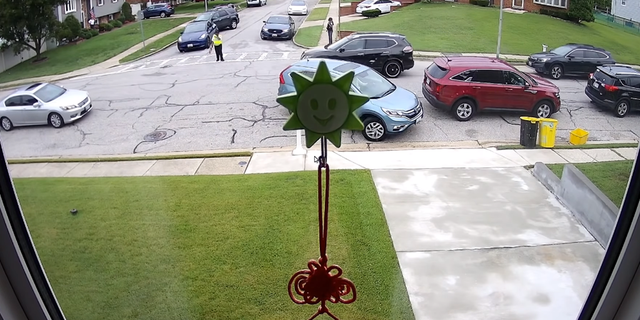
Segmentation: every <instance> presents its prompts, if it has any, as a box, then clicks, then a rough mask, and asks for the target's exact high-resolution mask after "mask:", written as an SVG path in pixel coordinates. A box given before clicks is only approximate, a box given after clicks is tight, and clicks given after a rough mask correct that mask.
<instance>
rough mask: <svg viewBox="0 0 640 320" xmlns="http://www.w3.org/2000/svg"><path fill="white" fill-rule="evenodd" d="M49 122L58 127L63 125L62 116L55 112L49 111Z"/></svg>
mask: <svg viewBox="0 0 640 320" xmlns="http://www.w3.org/2000/svg"><path fill="white" fill-rule="evenodd" d="M49 124H50V125H51V126H52V127H54V128H56V129H58V128H62V126H64V119H62V116H61V115H59V114H57V113H55V112H54V113H50V114H49Z"/></svg>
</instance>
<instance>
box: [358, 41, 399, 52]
mask: <svg viewBox="0 0 640 320" xmlns="http://www.w3.org/2000/svg"><path fill="white" fill-rule="evenodd" d="M369 41H384V42H385V43H387V44H388V43H389V41H393V44H392V45H390V46H387V47H382V48H367V42H369ZM397 44H398V43H397V42H396V41H395V40H393V39H382V38H369V39H364V48H363V50H384V49H389V48H392V47H393V46H395V45H397Z"/></svg>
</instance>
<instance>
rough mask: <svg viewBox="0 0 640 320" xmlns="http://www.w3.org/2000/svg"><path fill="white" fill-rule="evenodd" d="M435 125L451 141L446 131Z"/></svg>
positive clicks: (435, 123) (434, 123)
mask: <svg viewBox="0 0 640 320" xmlns="http://www.w3.org/2000/svg"><path fill="white" fill-rule="evenodd" d="M433 125H434V126H435V127H436V128H438V129H439V130H440V132H442V134H444V136H445V137H446V138H447V139H449V135H448V134H447V133H446V132H445V131H444V129H442V128H441V127H440V125H438V123H437V122H433ZM367 148H369V147H367Z"/></svg>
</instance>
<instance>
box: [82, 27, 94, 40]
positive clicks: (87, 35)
mask: <svg viewBox="0 0 640 320" xmlns="http://www.w3.org/2000/svg"><path fill="white" fill-rule="evenodd" d="M92 36H93V35H92V34H91V31H89V30H87V29H82V30H80V38H82V39H91V37H92Z"/></svg>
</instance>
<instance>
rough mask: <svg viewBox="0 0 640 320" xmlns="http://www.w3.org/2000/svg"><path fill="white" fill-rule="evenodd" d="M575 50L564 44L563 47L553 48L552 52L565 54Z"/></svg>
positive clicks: (560, 54)
mask: <svg viewBox="0 0 640 320" xmlns="http://www.w3.org/2000/svg"><path fill="white" fill-rule="evenodd" d="M571 50H573V47H569V46H562V47H558V48H555V49H553V50H551V53H555V54H557V55H559V56H564V55H566V54H567V53H569V51H571Z"/></svg>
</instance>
